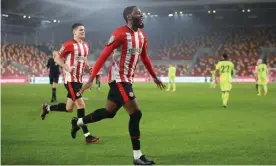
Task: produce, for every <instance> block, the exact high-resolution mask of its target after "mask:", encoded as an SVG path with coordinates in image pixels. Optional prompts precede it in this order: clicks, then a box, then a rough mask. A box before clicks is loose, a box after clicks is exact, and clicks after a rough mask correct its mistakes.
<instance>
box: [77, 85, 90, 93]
mask: <svg viewBox="0 0 276 166" xmlns="http://www.w3.org/2000/svg"><path fill="white" fill-rule="evenodd" d="M90 87H91V84H85V85H84V86H83V88H81V89H80V91H79V92H78V93H77V96H80V95H82V94H83V92H84V91H85V90H86V89H90V90H91V88H90Z"/></svg>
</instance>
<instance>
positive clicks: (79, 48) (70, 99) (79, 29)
mask: <svg viewBox="0 0 276 166" xmlns="http://www.w3.org/2000/svg"><path fill="white" fill-rule="evenodd" d="M72 32H73V36H74V37H73V40H69V41H67V42H65V43H63V44H62V47H61V48H60V50H59V51H58V52H56V54H55V59H54V60H55V62H56V63H57V64H58V65H59V66H61V67H62V68H63V69H64V70H65V71H64V73H65V81H64V85H65V88H66V90H67V91H68V94H67V102H66V103H59V104H56V105H48V104H43V105H42V114H41V118H42V120H44V119H45V118H46V115H47V114H48V113H49V112H51V111H58V112H72V111H73V109H74V106H75V105H76V106H77V109H78V113H77V115H78V117H79V118H81V117H84V115H85V103H84V100H83V98H82V96H81V95H78V96H77V95H76V93H77V92H78V91H79V90H80V89H81V87H82V75H83V71H84V68H85V67H87V64H88V63H87V57H88V54H89V47H88V44H87V43H86V42H85V41H84V38H85V28H84V26H83V25H82V24H80V23H75V24H73V25H72ZM82 130H83V134H84V136H85V141H86V143H98V142H99V138H96V137H94V136H92V135H91V134H90V132H89V131H88V128H87V126H86V125H84V126H82Z"/></svg>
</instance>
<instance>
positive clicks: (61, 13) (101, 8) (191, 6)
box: [1, 0, 276, 26]
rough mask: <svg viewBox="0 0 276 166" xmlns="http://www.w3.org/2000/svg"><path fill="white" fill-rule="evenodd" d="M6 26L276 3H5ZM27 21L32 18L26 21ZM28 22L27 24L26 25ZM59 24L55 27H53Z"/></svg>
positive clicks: (274, 1) (273, 2) (275, 0)
mask: <svg viewBox="0 0 276 166" xmlns="http://www.w3.org/2000/svg"><path fill="white" fill-rule="evenodd" d="M1 5H2V6H1V9H2V16H3V14H6V15H10V17H9V18H7V19H2V24H4V25H11V24H14V23H16V24H17V25H23V26H25V24H27V25H28V26H38V25H41V24H42V22H43V21H46V22H47V21H49V22H50V21H51V22H53V21H54V20H55V22H58V20H60V22H61V23H69V22H73V21H77V20H82V19H85V20H89V21H90V22H91V24H93V23H99V22H104V21H105V20H108V18H110V17H111V16H114V15H116V16H119V15H121V14H122V11H123V9H124V8H125V7H126V6H129V5H137V6H139V7H140V8H141V9H142V11H143V12H145V13H152V14H157V15H166V16H168V14H169V13H174V12H179V11H183V12H191V13H192V12H207V11H208V10H217V11H239V10H241V9H244V8H245V9H256V10H262V9H265V11H267V10H268V9H270V10H274V11H275V12H276V0H2V1H1ZM22 17H24V18H28V17H29V18H31V19H28V21H27V20H26V19H22ZM26 22H27V23H26ZM53 25H57V24H51V25H50V26H53Z"/></svg>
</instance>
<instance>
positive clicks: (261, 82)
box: [257, 59, 267, 96]
mask: <svg viewBox="0 0 276 166" xmlns="http://www.w3.org/2000/svg"><path fill="white" fill-rule="evenodd" d="M257 65H258V75H257V77H258V96H261V95H262V93H261V91H262V89H263V90H264V95H265V96H266V95H267V66H266V64H265V63H264V62H263V60H262V59H259V60H258V62H257Z"/></svg>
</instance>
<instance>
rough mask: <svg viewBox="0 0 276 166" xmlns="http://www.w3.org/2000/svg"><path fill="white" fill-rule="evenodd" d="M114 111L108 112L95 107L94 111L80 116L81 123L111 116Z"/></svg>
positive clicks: (113, 114)
mask: <svg viewBox="0 0 276 166" xmlns="http://www.w3.org/2000/svg"><path fill="white" fill-rule="evenodd" d="M115 115H116V113H112V112H108V111H107V110H106V109H105V108H100V109H96V110H95V111H94V112H92V113H90V114H88V115H86V116H84V117H83V118H82V120H83V123H84V124H87V123H94V122H98V121H100V120H102V119H105V118H113V117H114V116H115Z"/></svg>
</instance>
